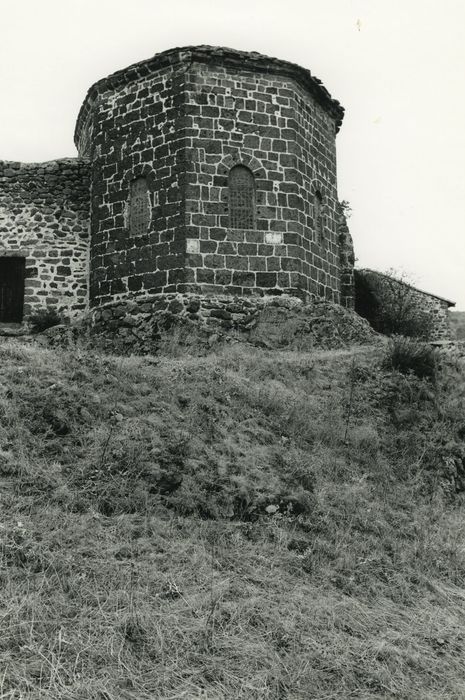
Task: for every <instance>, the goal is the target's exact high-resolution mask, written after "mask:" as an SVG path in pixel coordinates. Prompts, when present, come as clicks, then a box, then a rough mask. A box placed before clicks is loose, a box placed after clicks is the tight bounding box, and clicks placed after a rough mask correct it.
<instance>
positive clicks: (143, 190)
mask: <svg viewBox="0 0 465 700" xmlns="http://www.w3.org/2000/svg"><path fill="white" fill-rule="evenodd" d="M150 215H151V212H150V198H149V188H148V184H147V178H145V177H136V179H135V180H132V182H131V186H130V193H129V232H130V234H131V236H141V235H142V234H144V233H147V229H148V226H149V223H150Z"/></svg>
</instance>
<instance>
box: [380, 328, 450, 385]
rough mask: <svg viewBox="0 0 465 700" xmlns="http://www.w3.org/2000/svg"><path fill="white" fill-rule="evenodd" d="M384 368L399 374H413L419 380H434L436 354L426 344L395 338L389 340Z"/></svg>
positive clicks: (402, 337) (436, 365)
mask: <svg viewBox="0 0 465 700" xmlns="http://www.w3.org/2000/svg"><path fill="white" fill-rule="evenodd" d="M384 366H385V367H386V368H387V369H393V370H397V371H398V372H401V374H410V373H412V374H415V375H416V376H417V377H419V378H420V379H423V378H426V379H435V378H436V375H437V367H438V361H437V352H436V350H435V349H434V348H432V347H431V346H430V345H428V344H427V343H423V342H421V341H420V340H417V339H415V338H406V337H404V336H396V337H394V338H392V339H391V342H390V345H389V348H388V350H387V352H386V355H385V359H384Z"/></svg>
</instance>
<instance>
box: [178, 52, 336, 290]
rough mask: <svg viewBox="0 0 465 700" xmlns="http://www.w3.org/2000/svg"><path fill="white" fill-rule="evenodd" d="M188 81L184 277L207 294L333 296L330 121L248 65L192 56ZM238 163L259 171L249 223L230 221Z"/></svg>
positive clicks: (299, 92) (290, 87) (300, 95)
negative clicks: (319, 218)
mask: <svg viewBox="0 0 465 700" xmlns="http://www.w3.org/2000/svg"><path fill="white" fill-rule="evenodd" d="M186 81H187V84H186V90H187V95H186V97H187V108H186V115H185V126H186V131H185V133H186V142H187V149H188V157H187V158H186V160H187V163H188V165H189V168H188V173H187V183H186V226H187V229H186V235H187V239H188V253H187V267H188V270H187V280H186V281H187V282H189V283H192V284H194V285H196V287H197V289H199V290H201V291H203V292H209V293H224V292H225V291H229V292H230V293H233V294H251V293H257V292H258V293H277V292H278V291H280V292H291V293H295V292H300V293H302V294H304V295H305V293H306V292H310V293H312V294H315V295H317V296H320V297H326V298H328V299H331V300H334V301H339V298H340V271H339V241H338V236H337V223H336V216H337V215H336V207H337V190H336V154H335V135H336V121H335V119H334V118H333V117H332V116H331V115H329V114H328V113H327V112H326V110H325V109H324V107H322V106H321V105H320V104H319V103H318V101H317V100H316V99H315V98H314V97H312V96H311V95H310V94H309V93H308V91H307V90H305V89H303V88H302V87H301V86H300V85H298V84H297V82H296V81H295V80H293V79H291V78H289V77H284V76H280V75H277V74H273V73H272V72H270V73H269V74H268V73H256V72H254V71H252V70H248V69H247V63H245V67H243V68H242V69H238V68H236V69H232V68H229V67H225V66H221V65H215V64H214V63H212V64H202V63H198V62H195V63H193V64H192V65H191V66H190V67H189V70H188V71H187V73H186ZM237 164H242V165H245V166H247V167H248V168H249V169H250V170H251V171H252V172H253V174H254V177H255V184H256V204H257V207H256V227H255V229H254V230H244V229H231V228H230V225H229V207H228V204H229V203H228V173H229V170H230V169H231V168H232V167H233V166H234V165H237ZM317 190H318V191H319V192H320V193H321V195H322V198H323V202H322V207H323V222H324V226H323V235H322V237H321V240H318V236H317V233H316V225H315V224H316V222H315V210H314V198H315V193H316V191H317Z"/></svg>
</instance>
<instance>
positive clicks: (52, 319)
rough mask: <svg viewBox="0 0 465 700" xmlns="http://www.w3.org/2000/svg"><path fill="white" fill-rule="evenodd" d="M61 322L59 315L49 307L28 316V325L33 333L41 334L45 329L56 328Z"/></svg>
mask: <svg viewBox="0 0 465 700" xmlns="http://www.w3.org/2000/svg"><path fill="white" fill-rule="evenodd" d="M62 322H63V319H62V318H61V316H60V314H59V313H58V312H57V311H56V310H55V309H52V308H49V307H44V308H42V309H38V310H37V311H34V312H33V313H32V314H31V315H30V316H29V324H30V326H31V330H32V332H33V333H42V331H45V330H46V329H47V328H51V327H52V326H58V325H59V324H60V323H62Z"/></svg>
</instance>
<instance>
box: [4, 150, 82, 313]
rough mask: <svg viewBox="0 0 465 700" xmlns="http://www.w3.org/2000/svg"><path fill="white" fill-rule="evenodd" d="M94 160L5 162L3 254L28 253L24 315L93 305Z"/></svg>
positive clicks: (69, 311) (22, 254)
mask: <svg viewBox="0 0 465 700" xmlns="http://www.w3.org/2000/svg"><path fill="white" fill-rule="evenodd" d="M89 182H90V180H89V163H88V162H86V161H85V160H82V159H76V158H66V159H63V160H57V161H50V162H48V163H17V162H9V161H0V256H12V257H16V256H19V257H24V258H25V259H26V279H25V298H24V316H25V318H26V319H27V316H28V315H29V314H30V313H31V311H33V310H37V309H39V308H43V307H45V306H47V307H53V308H55V309H57V311H59V312H63V313H64V315H66V316H70V317H72V316H75V315H77V313H78V312H79V311H82V310H83V309H85V308H86V305H87V274H88V245H89Z"/></svg>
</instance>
